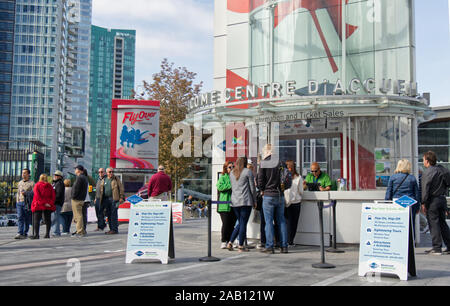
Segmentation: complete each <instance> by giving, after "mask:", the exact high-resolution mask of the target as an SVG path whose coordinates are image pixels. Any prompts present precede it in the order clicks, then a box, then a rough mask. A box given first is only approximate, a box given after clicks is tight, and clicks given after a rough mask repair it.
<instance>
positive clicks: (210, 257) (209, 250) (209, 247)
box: [199, 200, 220, 262]
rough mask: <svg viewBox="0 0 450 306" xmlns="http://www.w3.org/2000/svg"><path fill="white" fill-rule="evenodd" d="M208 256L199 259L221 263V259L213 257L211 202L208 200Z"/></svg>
mask: <svg viewBox="0 0 450 306" xmlns="http://www.w3.org/2000/svg"><path fill="white" fill-rule="evenodd" d="M207 205H208V206H207V207H208V256H206V257H202V258H199V261H202V262H212V261H220V259H219V258H217V257H213V256H211V200H208V204H207Z"/></svg>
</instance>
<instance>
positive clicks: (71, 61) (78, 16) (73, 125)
mask: <svg viewBox="0 0 450 306" xmlns="http://www.w3.org/2000/svg"><path fill="white" fill-rule="evenodd" d="M71 4H72V7H71V8H70V9H69V18H68V20H69V25H68V53H67V70H68V72H67V97H66V116H65V122H66V126H67V127H68V128H66V130H65V135H64V136H65V143H66V146H65V150H64V151H65V153H66V159H65V162H64V164H65V165H66V166H67V168H68V169H71V168H73V167H75V166H76V164H82V165H84V166H85V167H86V168H87V169H90V168H91V163H92V148H91V146H90V139H89V136H90V124H89V121H88V112H89V65H90V48H91V21H92V0H77V1H71ZM75 159H76V162H75Z"/></svg>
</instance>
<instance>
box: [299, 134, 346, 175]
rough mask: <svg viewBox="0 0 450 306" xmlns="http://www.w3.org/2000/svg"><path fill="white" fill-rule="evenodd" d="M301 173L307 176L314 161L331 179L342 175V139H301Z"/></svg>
mask: <svg viewBox="0 0 450 306" xmlns="http://www.w3.org/2000/svg"><path fill="white" fill-rule="evenodd" d="M299 144H300V145H299V152H298V153H299V155H300V156H299V158H298V159H299V160H300V162H299V165H300V169H299V170H300V173H302V176H303V177H305V176H306V175H307V174H308V173H309V172H310V169H311V164H312V163H313V162H317V163H319V166H320V169H321V170H322V171H324V172H326V173H327V174H328V175H329V176H330V177H331V179H333V180H336V179H338V178H340V177H341V140H340V139H339V138H317V139H301V140H300V141H299Z"/></svg>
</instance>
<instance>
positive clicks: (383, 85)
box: [189, 78, 418, 112]
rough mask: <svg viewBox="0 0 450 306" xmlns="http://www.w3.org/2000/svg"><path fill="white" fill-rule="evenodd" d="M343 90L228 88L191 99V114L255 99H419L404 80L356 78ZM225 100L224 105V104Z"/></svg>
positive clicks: (326, 86) (320, 86)
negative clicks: (375, 96) (363, 96)
mask: <svg viewBox="0 0 450 306" xmlns="http://www.w3.org/2000/svg"><path fill="white" fill-rule="evenodd" d="M347 85H348V86H344V84H343V82H342V81H341V80H340V79H338V80H337V81H336V83H331V82H330V81H328V80H324V81H323V82H322V83H320V82H318V81H315V80H310V81H309V82H308V86H307V87H304V88H297V87H296V82H295V81H286V82H285V83H284V84H282V83H279V82H274V83H264V84H260V85H259V86H257V85H248V86H246V87H245V86H238V87H236V88H226V89H225V90H224V91H223V92H220V91H212V92H209V93H204V94H201V95H198V96H196V97H194V98H192V99H191V100H190V101H189V111H191V112H192V111H195V110H197V109H200V108H203V107H206V106H214V105H218V104H222V103H224V102H225V103H230V102H245V101H251V100H255V101H252V102H254V103H255V102H256V103H257V100H256V99H265V98H270V99H278V98H282V97H284V96H290V97H292V96H295V95H300V96H318V95H345V94H352V95H356V94H359V93H360V92H361V91H364V92H366V93H367V94H375V92H376V91H377V90H379V91H380V92H381V93H382V94H386V95H387V94H393V95H402V96H409V97H416V96H417V95H418V91H417V83H415V82H406V81H404V80H392V79H383V80H382V81H381V82H380V83H377V82H376V81H375V79H373V78H370V79H367V80H364V81H361V80H360V79H357V78H354V79H352V80H351V81H350V82H349V83H348V84H347ZM223 100H225V101H223Z"/></svg>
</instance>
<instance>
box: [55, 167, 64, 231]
mask: <svg viewBox="0 0 450 306" xmlns="http://www.w3.org/2000/svg"><path fill="white" fill-rule="evenodd" d="M63 177H64V174H63V173H62V172H61V171H59V170H57V171H55V173H54V174H53V184H52V185H53V189H55V194H56V198H55V206H56V210H55V212H54V213H53V214H52V232H53V235H55V236H61V224H62V223H63V222H64V221H63V220H62V216H61V209H62V206H63V204H64V194H65V190H66V187H65V186H64V180H63Z"/></svg>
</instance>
